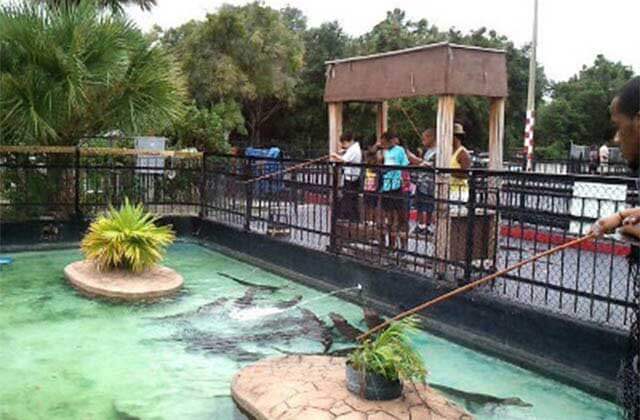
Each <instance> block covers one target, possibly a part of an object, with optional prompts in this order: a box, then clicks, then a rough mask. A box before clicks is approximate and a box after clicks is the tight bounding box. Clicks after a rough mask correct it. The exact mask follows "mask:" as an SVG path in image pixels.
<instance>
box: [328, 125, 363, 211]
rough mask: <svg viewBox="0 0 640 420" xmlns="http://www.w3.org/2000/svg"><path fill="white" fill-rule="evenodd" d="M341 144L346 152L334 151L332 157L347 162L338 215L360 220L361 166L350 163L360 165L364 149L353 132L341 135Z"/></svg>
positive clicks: (337, 160)
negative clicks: (355, 138)
mask: <svg viewBox="0 0 640 420" xmlns="http://www.w3.org/2000/svg"><path fill="white" fill-rule="evenodd" d="M340 146H341V147H342V150H343V151H344V153H343V154H342V155H340V154H338V153H332V154H331V158H332V159H333V160H334V161H335V162H342V163H346V164H347V165H345V167H344V169H343V174H344V183H343V187H342V199H341V200H340V205H339V206H338V209H339V211H338V217H339V218H341V219H347V220H349V221H352V222H358V221H359V220H360V209H359V206H358V201H359V200H358V195H359V192H360V173H361V168H360V167H359V166H349V165H348V164H354V165H360V164H361V163H362V150H361V149H360V143H358V142H357V141H355V140H354V138H353V134H351V133H349V132H347V133H344V134H343V135H342V136H340Z"/></svg>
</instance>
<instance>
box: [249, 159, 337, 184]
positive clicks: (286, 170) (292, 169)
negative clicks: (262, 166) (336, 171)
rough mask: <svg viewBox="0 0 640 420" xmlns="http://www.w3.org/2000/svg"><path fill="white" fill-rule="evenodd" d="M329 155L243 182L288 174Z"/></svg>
mask: <svg viewBox="0 0 640 420" xmlns="http://www.w3.org/2000/svg"><path fill="white" fill-rule="evenodd" d="M329 157H330V155H325V156H322V157H319V158H316V159H311V160H308V161H306V162H303V163H299V164H297V165H293V166H291V167H289V168H287V169H283V170H281V171H277V172H272V173H270V174H266V175H262V176H259V177H257V178H251V179H249V180H247V181H243V182H242V183H243V184H251V183H253V182H257V181H262V180H264V179H268V178H271V177H274V176H277V175H283V174H286V173H287V172H291V171H295V170H297V169H300V168H304V167H305V166H309V165H313V164H314V163H318V162H322V161H323V160H327V159H329Z"/></svg>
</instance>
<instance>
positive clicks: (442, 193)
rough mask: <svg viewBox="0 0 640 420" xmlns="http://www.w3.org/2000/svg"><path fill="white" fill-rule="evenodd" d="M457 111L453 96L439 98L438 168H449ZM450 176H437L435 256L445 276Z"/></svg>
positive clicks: (437, 265)
mask: <svg viewBox="0 0 640 420" xmlns="http://www.w3.org/2000/svg"><path fill="white" fill-rule="evenodd" d="M455 110H456V98H455V96H452V95H445V96H440V97H439V98H438V121H437V134H436V136H437V137H436V138H437V145H438V152H437V155H436V167H437V168H449V167H450V165H451V155H452V153H453V151H452V149H453V124H454V123H453V120H454V116H455ZM450 177H451V176H450V175H449V174H437V175H436V203H437V206H436V244H435V245H436V247H435V256H436V258H437V259H438V260H439V261H440V262H439V263H438V264H436V265H435V270H436V273H434V274H444V271H446V265H445V264H444V263H442V261H444V260H446V259H447V254H448V252H447V250H448V248H449V247H448V246H447V244H448V240H449V235H448V233H449V203H448V202H447V201H448V200H449V179H450Z"/></svg>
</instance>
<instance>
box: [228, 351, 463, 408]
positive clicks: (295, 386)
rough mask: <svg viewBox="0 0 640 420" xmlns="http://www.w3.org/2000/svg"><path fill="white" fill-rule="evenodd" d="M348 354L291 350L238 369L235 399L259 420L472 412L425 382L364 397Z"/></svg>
mask: <svg viewBox="0 0 640 420" xmlns="http://www.w3.org/2000/svg"><path fill="white" fill-rule="evenodd" d="M345 361H346V359H345V358H342V357H326V356H287V357H280V358H271V359H266V360H262V361H260V362H257V363H255V364H253V365H250V366H247V367H245V368H244V369H242V370H240V371H239V372H238V373H237V374H236V376H235V377H234V379H233V382H232V384H231V395H232V396H233V399H234V400H235V401H236V403H237V404H238V405H239V406H240V408H242V409H243V410H244V411H245V412H247V413H248V414H249V415H250V416H252V417H253V418H255V419H257V420H271V419H278V420H287V419H288V420H294V419H305V420H325V419H326V420H331V419H335V420H391V419H394V420H397V419H403V420H404V419H406V420H427V419H432V420H440V419H442V420H444V419H460V420H462V419H465V420H467V419H471V418H472V417H471V415H469V414H468V413H467V412H465V411H464V410H463V409H461V408H459V407H458V406H456V405H454V404H453V403H451V402H449V401H448V400H447V399H446V398H444V397H443V396H442V395H440V394H439V393H438V392H437V391H435V390H433V389H432V388H430V387H428V386H426V385H418V386H416V387H414V386H412V385H407V386H405V389H404V391H403V396H402V397H401V398H398V399H396V400H392V401H366V400H363V399H361V398H359V397H357V396H355V395H353V394H351V393H350V392H349V391H348V390H347V388H346V384H345Z"/></svg>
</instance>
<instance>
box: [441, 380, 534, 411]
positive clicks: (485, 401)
mask: <svg viewBox="0 0 640 420" xmlns="http://www.w3.org/2000/svg"><path fill="white" fill-rule="evenodd" d="M429 386H430V387H431V388H434V389H437V390H438V391H441V392H443V393H444V394H447V395H448V396H450V397H452V398H457V399H460V400H462V401H464V405H465V407H466V408H467V410H469V411H474V410H475V409H477V407H485V406H488V405H494V406H503V405H515V406H518V407H533V405H531V404H529V403H528V402H526V401H523V400H521V399H520V398H518V397H509V398H500V397H495V396H493V395H487V394H479V393H475V392H467V391H463V390H461V389H455V388H451V387H448V386H446V385H440V384H429Z"/></svg>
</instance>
